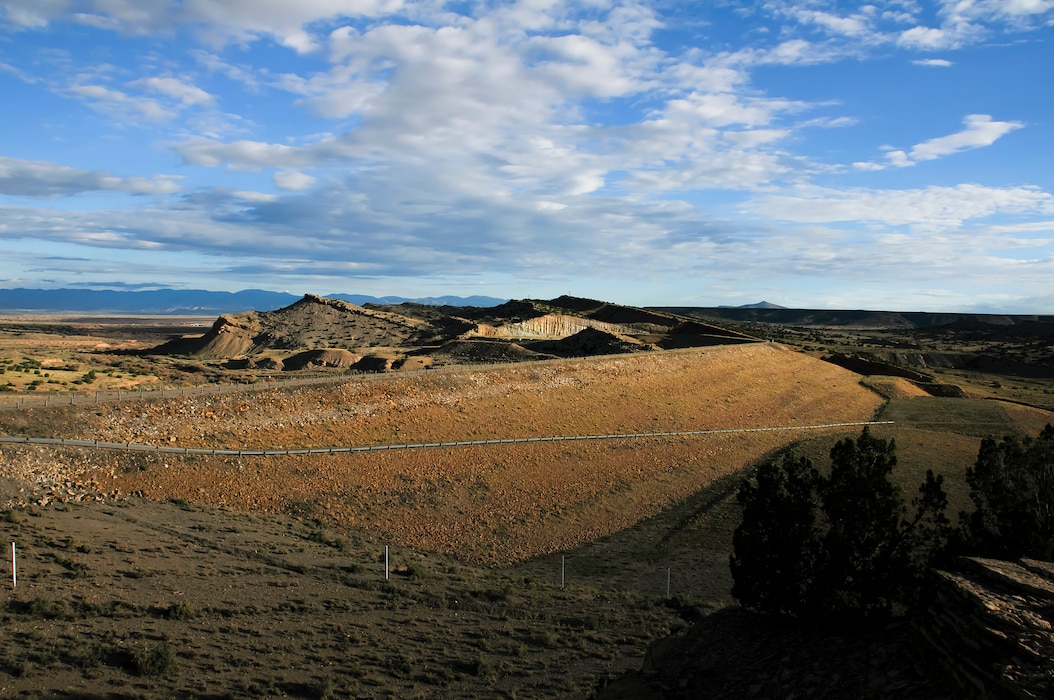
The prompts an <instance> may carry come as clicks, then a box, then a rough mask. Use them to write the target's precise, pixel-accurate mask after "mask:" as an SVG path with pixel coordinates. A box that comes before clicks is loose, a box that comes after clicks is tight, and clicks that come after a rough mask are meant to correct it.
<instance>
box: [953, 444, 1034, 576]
mask: <svg viewBox="0 0 1054 700" xmlns="http://www.w3.org/2000/svg"><path fill="white" fill-rule="evenodd" d="M966 481H967V483H968V484H969V485H970V500H972V501H973V505H974V510H973V512H972V513H969V514H967V513H961V514H960V516H959V522H960V529H959V535H960V538H961V545H962V547H963V548H964V549H965V550H966V551H967V552H969V553H971V554H978V555H981V556H988V557H998V558H1004V559H1017V558H1019V557H1023V556H1027V557H1033V558H1036V559H1044V560H1047V561H1050V560H1052V559H1054V426H1052V425H1047V427H1046V428H1044V429H1043V431H1042V432H1041V433H1040V434H1039V436H1038V437H1036V438H1032V437H1026V438H1024V439H1021V438H1018V437H1014V436H1008V437H1004V438H1003V439H1002V440H998V441H997V440H995V439H992V438H986V439H984V440H982V441H981V447H980V449H979V450H978V453H977V462H976V463H975V465H974V467H973V468H972V469H967V470H966Z"/></svg>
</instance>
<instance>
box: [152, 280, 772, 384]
mask: <svg viewBox="0 0 1054 700" xmlns="http://www.w3.org/2000/svg"><path fill="white" fill-rule="evenodd" d="M752 340H753V339H752V338H750V337H748V336H745V335H743V334H741V333H737V332H734V331H728V330H726V329H722V328H719V327H716V326H713V325H710V324H706V323H701V322H699V321H694V320H689V319H685V318H679V317H677V316H674V315H672V314H663V313H658V312H652V311H645V310H643V309H635V308H631V307H622V306H617V305H613V304H607V303H605V302H599V301H593V300H588V299H577V298H573V297H560V298H558V299H554V300H552V301H511V302H508V303H506V304H502V305H501V306H497V307H493V308H477V307H426V306H422V305H418V304H401V305H398V306H369V307H362V306H356V305H354V304H350V303H348V302H345V301H340V300H337V299H329V298H325V297H319V296H314V295H308V296H305V297H304V298H303V299H301V300H300V301H297V302H296V303H295V304H292V305H290V306H287V307H285V308H282V309H278V310H276V311H266V312H245V313H240V314H225V315H223V316H220V317H219V318H218V319H217V320H216V322H215V323H214V324H213V326H212V328H211V329H210V330H209V331H208V332H207V333H205V334H203V335H201V336H197V337H185V338H179V339H176V340H173V341H170V342H168V343H165V344H163V345H161V346H159V347H156V348H154V349H153V350H152V351H151V353H153V354H160V355H182V356H190V357H192V358H195V359H197V360H199V361H202V362H211V363H227V366H229V367H232V368H250V369H259V370H265V371H266V370H273V371H279V370H295V369H303V368H318V367H337V368H342V369H347V368H351V369H357V370H363V371H377V370H378V369H380V370H387V369H390V368H393V367H396V368H398V367H402V366H412V367H420V366H429V365H433V364H436V365H441V364H464V363H480V362H482V363H486V362H496V361H503V362H507V361H510V360H531V359H547V358H552V357H576V356H577V357H580V356H591V355H598V354H618V353H625V352H640V351H648V350H658V349H672V348H686V347H699V346H706V345H719V344H729V343H737V342H747V341H752ZM305 353H307V354H305ZM320 353H321V354H320ZM338 354H339V357H338ZM320 358H321V359H320ZM410 358H416V359H414V360H412V361H410Z"/></svg>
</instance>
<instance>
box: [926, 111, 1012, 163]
mask: <svg viewBox="0 0 1054 700" xmlns="http://www.w3.org/2000/svg"><path fill="white" fill-rule="evenodd" d="M963 125H964V126H965V127H966V128H965V129H963V130H962V131H960V132H957V133H954V134H949V135H948V136H941V137H940V138H935V139H930V140H929V141H924V142H923V143H920V144H918V145H916V146H915V147H914V148H912V149H911V154H910V158H911V160H913V161H914V162H916V163H918V162H920V161H925V160H934V159H936V158H943V157H944V156H948V155H951V154H953V153H958V152H960V151H966V150H970V149H973V148H983V147H985V146H991V145H992V144H993V143H995V142H996V141H997V140H998V139H1000V138H1001V137H1003V136H1005V135H1006V134H1008V133H1010V132H1011V131H1014V130H1015V129H1020V128H1021V127H1023V126H1024V124H1022V123H1021V122H997V121H992V117H990V116H989V115H987V114H971V115H968V116H967V117H966V118H965V119H963Z"/></svg>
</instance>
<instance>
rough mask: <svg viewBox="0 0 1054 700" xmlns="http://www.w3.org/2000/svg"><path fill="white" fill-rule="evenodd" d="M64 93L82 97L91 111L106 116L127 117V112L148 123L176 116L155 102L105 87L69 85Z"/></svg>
mask: <svg viewBox="0 0 1054 700" xmlns="http://www.w3.org/2000/svg"><path fill="white" fill-rule="evenodd" d="M65 91H66V93H67V94H70V95H74V96H76V97H82V98H84V99H86V100H87V101H88V105H89V106H90V107H92V108H93V109H96V110H98V111H100V112H106V113H107V114H114V115H118V116H121V117H128V116H129V110H131V111H132V112H133V113H135V114H138V116H140V117H143V118H145V119H149V120H150V121H162V120H165V119H171V118H173V117H175V116H176V114H175V112H173V111H172V110H169V109H166V108H165V107H164V106H162V105H161V103H160V102H158V101H157V100H154V99H151V98H149V97H135V96H132V95H129V94H127V93H125V92H122V91H120V90H114V89H112V88H108V87H106V86H105V85H71V86H69V87H67V88H66V90H65Z"/></svg>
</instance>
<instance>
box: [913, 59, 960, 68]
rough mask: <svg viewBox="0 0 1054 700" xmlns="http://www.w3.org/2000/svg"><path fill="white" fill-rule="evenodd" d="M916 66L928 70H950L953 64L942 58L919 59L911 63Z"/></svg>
mask: <svg viewBox="0 0 1054 700" xmlns="http://www.w3.org/2000/svg"><path fill="white" fill-rule="evenodd" d="M912 63H913V64H914V65H916V66H926V67H929V68H951V67H952V66H954V65H955V64H954V63H952V62H951V61H949V60H947V59H944V58H921V59H918V60H916V61H912Z"/></svg>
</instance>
